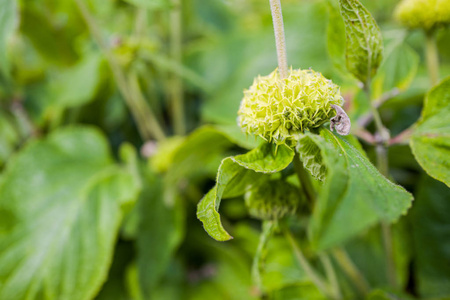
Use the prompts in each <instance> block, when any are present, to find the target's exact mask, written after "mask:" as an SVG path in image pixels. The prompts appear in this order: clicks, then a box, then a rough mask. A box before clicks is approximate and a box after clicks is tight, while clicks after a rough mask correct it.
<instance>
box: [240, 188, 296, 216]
mask: <svg viewBox="0 0 450 300" xmlns="http://www.w3.org/2000/svg"><path fill="white" fill-rule="evenodd" d="M245 204H246V206H247V209H248V212H249V214H250V215H251V216H252V217H254V218H256V219H260V220H280V219H282V218H283V217H286V216H288V215H294V214H295V213H296V211H297V208H298V205H299V200H298V190H297V188H296V187H295V186H293V185H291V184H290V183H287V182H285V181H282V180H276V181H269V182H268V183H267V184H263V185H261V186H259V187H258V188H256V189H254V190H250V191H249V192H247V193H246V194H245Z"/></svg>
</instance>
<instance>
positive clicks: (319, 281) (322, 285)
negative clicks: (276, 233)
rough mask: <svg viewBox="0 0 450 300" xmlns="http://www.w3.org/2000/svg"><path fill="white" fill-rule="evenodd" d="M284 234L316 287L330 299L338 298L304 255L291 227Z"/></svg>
mask: <svg viewBox="0 0 450 300" xmlns="http://www.w3.org/2000/svg"><path fill="white" fill-rule="evenodd" d="M284 235H285V237H286V239H287V241H288V242H289V244H290V245H291V247H292V250H293V251H294V255H295V258H296V259H297V261H298V263H299V264H300V266H301V267H302V269H303V271H305V273H306V275H308V277H309V278H310V279H311V280H312V282H313V283H314V284H315V285H316V287H317V288H318V289H319V290H320V291H321V292H322V293H323V294H324V295H325V296H327V297H329V298H330V299H338V298H336V296H335V295H333V293H332V292H330V289H329V287H328V285H327V283H326V282H325V281H324V279H323V278H322V276H320V274H317V272H316V271H315V270H314V268H313V267H312V266H311V265H310V264H309V262H308V260H307V259H306V257H305V256H304V255H303V252H302V251H301V249H300V247H299V246H298V244H297V242H296V241H295V239H294V237H293V235H292V233H291V231H290V230H289V229H285V230H284Z"/></svg>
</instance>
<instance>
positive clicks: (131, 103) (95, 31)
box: [74, 0, 165, 140]
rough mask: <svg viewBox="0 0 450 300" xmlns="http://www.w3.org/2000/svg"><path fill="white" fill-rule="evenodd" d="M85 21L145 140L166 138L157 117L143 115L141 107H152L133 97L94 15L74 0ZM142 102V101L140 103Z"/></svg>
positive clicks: (148, 108)
mask: <svg viewBox="0 0 450 300" xmlns="http://www.w3.org/2000/svg"><path fill="white" fill-rule="evenodd" d="M74 1H75V3H76V5H77V7H78V9H79V11H80V13H81V15H82V17H83V19H84V21H85V22H86V24H87V26H88V29H89V32H90V33H91V35H92V37H93V38H94V40H95V42H96V43H97V45H98V46H99V47H100V50H101V51H102V52H103V53H104V55H105V57H106V60H107V61H108V64H109V67H110V68H111V71H112V73H113V76H114V80H115V81H116V83H117V86H118V88H119V91H120V93H121V94H122V96H123V98H124V100H125V103H126V104H127V106H128V108H129V109H130V111H131V114H132V115H133V117H134V119H135V120H136V124H137V127H138V130H139V133H140V135H141V137H142V139H144V140H148V139H150V137H151V136H153V137H154V138H156V139H158V140H160V139H164V138H165V135H164V131H163V130H162V127H161V125H160V124H159V123H158V122H157V120H156V118H154V116H153V114H149V115H142V113H141V112H140V109H141V108H142V107H146V112H147V113H148V112H151V109H150V107H148V105H147V103H146V101H145V100H143V99H137V100H136V99H133V96H132V91H131V89H130V86H129V85H128V82H127V79H126V76H125V74H124V72H123V70H122V68H121V67H120V65H119V63H118V62H117V61H116V59H115V57H114V55H112V53H111V51H110V50H109V47H108V46H107V45H106V44H105V42H104V41H103V38H102V35H101V32H100V29H99V27H98V26H97V23H96V21H95V19H94V18H93V16H92V15H91V14H90V12H89V10H88V9H87V7H86V6H85V4H84V3H83V1H81V0H74ZM140 102H142V103H140ZM149 119H152V122H151V123H149V122H148V120H149Z"/></svg>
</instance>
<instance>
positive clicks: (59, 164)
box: [0, 128, 138, 300]
mask: <svg viewBox="0 0 450 300" xmlns="http://www.w3.org/2000/svg"><path fill="white" fill-rule="evenodd" d="M107 145H108V144H107V141H106V139H105V138H104V137H103V136H102V135H101V134H100V133H99V132H98V131H96V130H94V129H91V128H68V129H62V130H59V131H56V132H54V133H52V134H51V135H50V136H49V137H48V138H47V139H45V140H41V141H36V142H32V143H31V144H30V145H29V146H28V147H26V148H25V149H23V150H22V151H21V152H20V153H19V154H18V155H17V156H15V157H14V159H13V160H11V161H10V162H9V164H8V165H7V169H6V171H5V172H4V173H3V176H2V179H1V183H0V210H1V211H2V213H1V214H2V216H3V215H5V214H6V215H7V216H9V220H10V221H9V222H8V223H7V224H4V226H3V230H0V265H1V266H2V267H1V268H0V298H1V299H4V300H20V299H49V300H50V299H91V298H92V297H93V296H94V295H95V294H96V292H97V291H98V290H99V288H100V286H101V284H102V283H103V282H104V280H105V279H106V274H107V271H108V268H109V265H110V263H111V259H112V254H113V248H114V243H115V240H116V235H117V232H118V228H119V225H120V221H121V214H122V212H121V204H122V203H125V202H126V201H128V200H130V199H134V197H135V196H136V193H137V191H138V185H137V184H136V182H135V180H134V178H133V176H132V175H131V174H129V173H128V172H126V171H125V170H123V169H122V168H121V167H119V166H117V165H115V164H114V163H113V161H112V159H111V154H110V152H109V150H108V146H107ZM2 233H6V234H2Z"/></svg>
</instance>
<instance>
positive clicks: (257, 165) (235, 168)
mask: <svg viewBox="0 0 450 300" xmlns="http://www.w3.org/2000/svg"><path fill="white" fill-rule="evenodd" d="M275 148H276V146H274V145H273V144H269V143H266V144H263V145H261V146H260V147H258V148H256V149H253V150H252V151H250V152H248V153H246V154H242V155H237V156H234V157H233V156H232V157H227V158H225V159H224V160H222V163H221V165H220V167H219V171H218V172H217V179H216V185H215V186H214V188H212V189H211V190H210V191H209V192H208V194H206V196H205V197H204V198H203V199H202V200H201V201H200V203H199V204H198V207H197V218H198V219H199V220H200V221H201V222H202V223H203V227H204V228H205V230H206V232H208V234H209V235H210V236H211V237H212V238H214V239H216V240H218V241H227V240H229V239H231V238H232V237H231V236H230V235H229V234H228V232H227V231H226V230H225V229H224V228H223V226H222V223H221V221H220V215H219V213H218V210H219V206H220V201H221V199H222V197H236V196H239V195H242V194H244V193H245V191H246V190H248V188H249V187H252V186H255V185H256V184H257V183H258V181H259V180H260V179H261V177H262V176H261V175H262V174H263V173H266V174H267V173H275V172H278V171H281V170H283V169H285V168H286V167H287V166H288V165H289V164H290V163H291V161H292V159H293V158H294V151H292V150H291V149H290V148H288V147H287V146H284V145H282V146H279V147H278V149H277V153H276V154H275V150H276V149H275ZM237 187H239V188H237ZM231 191H232V192H231Z"/></svg>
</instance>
